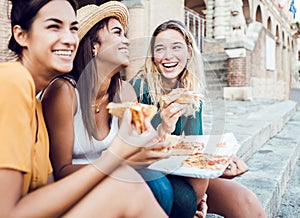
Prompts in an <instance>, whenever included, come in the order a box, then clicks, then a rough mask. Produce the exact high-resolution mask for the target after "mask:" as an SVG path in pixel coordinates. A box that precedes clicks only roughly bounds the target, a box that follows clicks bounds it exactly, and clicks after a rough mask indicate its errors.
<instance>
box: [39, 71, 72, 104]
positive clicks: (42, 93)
mask: <svg viewBox="0 0 300 218" xmlns="http://www.w3.org/2000/svg"><path fill="white" fill-rule="evenodd" d="M58 79H64V80H67V81H68V82H69V83H70V84H71V85H72V86H73V87H74V88H76V81H75V79H74V77H73V76H72V75H70V74H63V75H59V76H57V77H55V78H53V79H52V80H51V81H50V83H49V84H48V86H46V87H45V88H44V89H43V90H42V92H41V93H40V94H39V95H38V99H40V100H42V98H43V96H44V93H45V91H46V90H47V88H48V87H49V86H51V85H52V84H53V83H54V82H55V81H56V80H58Z"/></svg>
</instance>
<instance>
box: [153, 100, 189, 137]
mask: <svg viewBox="0 0 300 218" xmlns="http://www.w3.org/2000/svg"><path fill="white" fill-rule="evenodd" d="M175 100H176V99H173V98H172V99H171V98H170V99H167V100H166V101H165V103H164V106H163V108H162V109H161V112H160V117H161V119H162V122H161V124H160V127H159V128H162V129H160V130H159V128H158V130H159V135H160V136H161V137H163V135H164V134H171V133H172V132H173V131H174V130H175V127H176V123H177V121H178V119H179V117H180V116H181V115H182V114H183V112H184V111H185V108H186V106H187V105H185V104H178V103H176V102H174V101H175Z"/></svg>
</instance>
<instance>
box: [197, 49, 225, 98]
mask: <svg viewBox="0 0 300 218" xmlns="http://www.w3.org/2000/svg"><path fill="white" fill-rule="evenodd" d="M203 60H204V70H205V80H206V83H207V89H208V90H209V94H210V98H222V97H223V87H227V86H228V85H227V55H226V54H225V52H219V53H213V54H205V55H203Z"/></svg>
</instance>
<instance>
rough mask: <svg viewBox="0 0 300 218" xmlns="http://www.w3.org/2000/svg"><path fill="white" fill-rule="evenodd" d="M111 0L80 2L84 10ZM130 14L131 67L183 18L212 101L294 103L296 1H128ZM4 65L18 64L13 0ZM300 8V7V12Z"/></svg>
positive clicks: (4, 23)
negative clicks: (166, 26) (164, 27)
mask: <svg viewBox="0 0 300 218" xmlns="http://www.w3.org/2000/svg"><path fill="white" fill-rule="evenodd" d="M296 1H298V0H296ZM104 2H107V0H78V3H79V6H80V7H82V6H84V5H86V4H92V3H93V4H98V5H99V4H102V3H104ZM121 2H123V3H124V4H125V5H126V6H127V7H128V9H129V12H130V24H129V32H128V37H129V39H130V40H131V46H130V47H131V48H130V49H131V51H130V59H131V66H130V67H129V68H128V69H127V77H128V78H131V77H132V76H134V75H135V74H136V73H137V71H138V69H139V68H140V67H141V65H142V63H143V60H144V58H145V55H146V50H147V48H148V44H149V37H150V36H151V34H152V32H153V30H154V29H155V27H157V26H158V25H159V24H160V23H162V22H163V21H166V20H169V19H177V20H180V21H182V22H184V23H185V24H186V25H187V27H188V28H189V29H190V30H191V31H192V33H193V34H194V36H195V38H196V40H197V43H198V46H199V49H200V50H201V52H202V54H203V59H204V61H205V72H206V81H207V84H208V90H209V95H210V97H214V98H223V97H224V98H227V99H243V100H247V99H289V98H290V89H291V88H292V87H300V85H299V57H300V53H299V49H298V44H299V42H298V36H299V29H300V28H299V23H295V22H294V16H295V12H296V6H295V2H294V0H122V1H121ZM0 10H1V12H3V13H0V25H1V31H0V40H1V41H0V46H1V47H0V61H4V60H14V58H15V56H14V55H13V53H11V52H10V51H9V50H8V49H7V47H6V45H7V41H8V38H9V35H10V28H9V21H8V18H7V14H8V13H7V12H8V11H9V5H8V3H7V0H0ZM299 10H300V8H299Z"/></svg>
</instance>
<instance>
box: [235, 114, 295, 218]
mask: <svg viewBox="0 0 300 218" xmlns="http://www.w3.org/2000/svg"><path fill="white" fill-rule="evenodd" d="M297 117H298V127H299V129H300V112H297ZM293 122H294V121H293V118H292V119H291V121H290V122H288V124H287V125H286V126H285V127H284V128H283V130H282V131H281V132H279V133H278V134H277V135H276V136H274V137H273V138H272V139H270V140H269V141H268V142H267V143H265V144H264V145H263V146H262V147H261V148H260V149H259V150H258V151H257V152H256V153H255V154H253V155H252V157H251V158H250V159H249V160H248V162H247V163H248V166H249V169H250V171H249V172H248V173H246V174H244V175H243V176H241V177H239V178H236V180H237V181H238V182H240V183H241V184H244V185H246V186H247V187H248V188H250V189H251V190H252V191H253V192H254V193H256V195H257V196H258V198H259V200H260V201H261V202H262V204H263V207H264V209H265V211H266V214H267V216H268V217H270V218H271V217H275V216H276V214H277V212H278V209H279V206H280V203H281V200H282V196H283V194H284V192H285V189H286V185H287V183H288V181H289V179H290V177H291V175H292V173H293V170H294V168H295V165H296V162H297V160H298V159H299V157H300V130H299V131H298V132H294V133H293V132H292V131H291V130H290V129H293V128H291V126H292V125H293ZM291 134H292V137H293V138H292V139H290V140H288V142H290V143H289V144H288V145H287V146H288V149H284V142H286V141H287V137H286V135H289V136H290V135H291ZM290 137H291V136H290ZM276 143H277V145H276ZM278 143H279V145H278ZM280 143H281V145H280ZM276 146H277V147H279V149H278V148H277V149H278V150H280V149H282V152H276V153H275V154H273V157H272V152H270V153H269V154H267V153H264V151H265V152H266V151H270V150H272V147H273V149H276V148H274V147H276ZM275 151H276V150H275ZM261 153H262V154H261ZM270 156H271V157H270ZM278 156H280V157H281V158H282V159H283V160H285V162H284V163H285V164H282V163H283V162H281V164H282V168H281V169H280V170H278V171H276V172H272V171H271V172H269V171H266V170H264V171H263V172H262V170H261V169H258V170H257V171H255V170H254V171H253V168H255V166H256V165H257V163H259V162H260V161H261V159H262V157H263V158H264V159H267V160H268V162H269V164H271V165H270V167H271V168H272V167H274V166H272V163H274V164H276V162H278V160H279V158H278ZM268 158H271V161H270V159H268ZM256 167H257V166H256ZM275 168H276V167H275ZM251 171H252V172H251ZM267 172H269V174H268V173H267ZM262 173H263V175H262ZM262 176H263V178H267V180H266V181H264V182H268V186H269V187H270V186H271V185H273V187H272V189H271V190H272V191H271V192H270V191H265V190H264V189H266V187H264V186H262V187H261V184H259V182H257V180H259V178H261V177H262ZM274 177H276V178H275V180H272V178H274Z"/></svg>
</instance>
